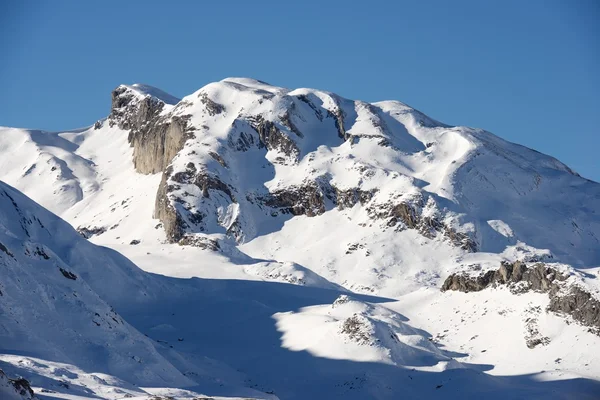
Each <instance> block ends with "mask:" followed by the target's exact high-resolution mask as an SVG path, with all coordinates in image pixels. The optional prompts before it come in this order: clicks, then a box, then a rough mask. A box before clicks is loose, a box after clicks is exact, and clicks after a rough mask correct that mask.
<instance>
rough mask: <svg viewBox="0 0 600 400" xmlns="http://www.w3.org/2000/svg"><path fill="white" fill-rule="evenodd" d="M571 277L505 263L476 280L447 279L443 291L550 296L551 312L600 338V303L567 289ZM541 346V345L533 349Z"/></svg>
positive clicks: (539, 265)
mask: <svg viewBox="0 0 600 400" xmlns="http://www.w3.org/2000/svg"><path fill="white" fill-rule="evenodd" d="M568 277H569V276H568V275H566V274H563V273H561V272H560V271H557V270H555V269H553V268H551V267H548V266H547V265H546V264H543V263H537V264H535V265H533V266H530V267H527V266H526V265H525V264H524V263H523V262H521V261H515V262H514V263H507V262H503V263H502V264H501V266H500V268H499V269H498V270H496V271H487V272H485V273H480V274H479V275H475V276H473V275H468V274H466V273H457V274H452V275H450V276H448V278H446V280H445V281H444V283H443V284H442V288H441V290H442V291H446V290H457V291H460V292H465V293H468V292H477V291H480V290H483V289H486V288H488V287H493V286H497V285H507V286H508V287H509V288H510V290H511V292H512V293H514V294H517V293H522V292H526V291H535V292H540V293H548V295H549V297H550V304H549V306H548V311H553V312H556V313H562V314H566V315H569V316H571V317H572V318H573V319H574V320H575V321H578V322H580V323H581V324H583V325H585V326H588V327H590V328H591V330H592V331H593V332H594V333H596V334H600V301H599V300H598V299H596V298H594V297H593V296H592V294H591V293H589V292H587V291H586V290H584V289H583V288H581V287H579V286H576V285H570V286H567V285H566V284H565V281H566V280H567V278H568ZM535 340H537V339H535ZM532 343H533V342H532ZM537 344H540V343H535V344H532V346H536V345H537ZM528 345H529V344H528Z"/></svg>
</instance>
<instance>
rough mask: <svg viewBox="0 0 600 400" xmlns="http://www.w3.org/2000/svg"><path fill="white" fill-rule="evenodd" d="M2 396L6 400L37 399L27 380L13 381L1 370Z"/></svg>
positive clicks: (0, 386)
mask: <svg viewBox="0 0 600 400" xmlns="http://www.w3.org/2000/svg"><path fill="white" fill-rule="evenodd" d="M0 395H2V396H8V397H7V398H6V400H17V399H18V400H35V399H37V397H36V396H35V394H34V393H33V389H31V385H30V384H29V382H28V381H27V380H26V379H23V378H19V379H11V378H9V377H8V376H6V374H5V373H4V371H2V370H1V369H0ZM3 398H4V397H3Z"/></svg>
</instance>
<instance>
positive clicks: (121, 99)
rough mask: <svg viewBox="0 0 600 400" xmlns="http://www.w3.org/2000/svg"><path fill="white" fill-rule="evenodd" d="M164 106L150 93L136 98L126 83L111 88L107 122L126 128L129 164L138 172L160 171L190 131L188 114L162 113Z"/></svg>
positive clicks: (188, 136)
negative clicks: (173, 114)
mask: <svg viewBox="0 0 600 400" xmlns="http://www.w3.org/2000/svg"><path fill="white" fill-rule="evenodd" d="M165 106H166V105H165V103H164V102H163V101H162V100H160V99H158V98H156V97H152V96H150V95H147V96H145V97H142V98H140V95H139V94H138V93H134V91H133V90H131V89H130V88H128V87H126V86H119V87H118V88H117V89H115V90H114V91H113V92H112V107H111V113H110V115H109V117H108V121H109V125H110V126H114V125H117V126H118V127H119V128H121V129H124V130H128V131H129V136H128V140H129V143H130V144H131V146H132V147H133V164H134V166H135V169H136V171H138V172H140V173H142V174H155V173H158V172H162V171H164V169H165V168H166V167H167V166H168V165H169V164H170V163H171V161H172V160H173V157H175V155H176V154H177V153H178V152H179V151H180V150H181V149H182V148H183V144H184V143H185V141H186V140H187V139H189V138H190V137H192V135H193V134H192V132H193V131H194V128H192V127H191V126H189V124H188V120H189V118H188V117H186V116H167V115H163V114H162V111H163V109H164V108H165Z"/></svg>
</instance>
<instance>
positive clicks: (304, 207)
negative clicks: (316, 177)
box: [265, 182, 325, 217]
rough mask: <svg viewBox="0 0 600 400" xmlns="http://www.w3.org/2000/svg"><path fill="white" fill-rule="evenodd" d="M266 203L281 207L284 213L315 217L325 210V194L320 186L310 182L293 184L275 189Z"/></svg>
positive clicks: (270, 205)
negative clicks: (281, 188) (300, 184)
mask: <svg viewBox="0 0 600 400" xmlns="http://www.w3.org/2000/svg"><path fill="white" fill-rule="evenodd" d="M265 204H266V205H268V206H269V207H275V208H280V209H282V211H283V212H284V213H290V214H292V215H306V216H308V217H314V216H315V215H320V214H323V213H324V212H325V202H324V196H323V193H322V191H321V189H320V187H319V186H318V185H317V184H316V183H314V182H309V183H307V184H306V185H304V186H292V187H288V188H286V189H283V190H277V191H274V192H273V193H272V194H271V196H270V197H269V198H267V199H266V201H265Z"/></svg>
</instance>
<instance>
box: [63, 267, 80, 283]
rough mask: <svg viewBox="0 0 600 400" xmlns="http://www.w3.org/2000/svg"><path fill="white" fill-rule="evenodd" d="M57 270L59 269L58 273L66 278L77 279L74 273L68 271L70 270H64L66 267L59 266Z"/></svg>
mask: <svg viewBox="0 0 600 400" xmlns="http://www.w3.org/2000/svg"><path fill="white" fill-rule="evenodd" d="M59 270H60V273H61V274H63V276H64V277H65V278H67V279H70V280H72V281H75V280H77V275H75V274H74V273H72V272H70V271H67V270H66V269H64V268H59Z"/></svg>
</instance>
